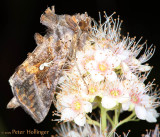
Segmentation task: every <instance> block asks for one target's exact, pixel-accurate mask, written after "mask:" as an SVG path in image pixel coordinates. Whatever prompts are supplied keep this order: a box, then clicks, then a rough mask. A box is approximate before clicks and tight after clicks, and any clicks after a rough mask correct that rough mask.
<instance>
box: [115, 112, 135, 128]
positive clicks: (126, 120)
mask: <svg viewBox="0 0 160 137" xmlns="http://www.w3.org/2000/svg"><path fill="white" fill-rule="evenodd" d="M133 117H135V111H133V112H132V113H131V115H129V116H128V117H127V118H125V119H123V120H122V121H121V122H120V123H119V124H118V125H117V127H119V126H120V125H122V124H124V123H126V122H129V121H131V120H132V118H133Z"/></svg>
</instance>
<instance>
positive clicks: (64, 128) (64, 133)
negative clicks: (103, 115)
mask: <svg viewBox="0 0 160 137" xmlns="http://www.w3.org/2000/svg"><path fill="white" fill-rule="evenodd" d="M55 131H56V132H57V133H58V137H104V136H106V133H102V131H101V130H100V128H99V127H97V126H95V125H93V126H91V125H89V124H86V125H85V126H84V127H82V126H77V125H76V124H73V123H72V124H71V123H69V122H67V123H63V124H61V125H60V127H59V128H55ZM129 133H130V131H129V132H128V133H127V134H125V133H123V136H122V137H128V135H129ZM112 137H121V136H120V135H118V134H117V133H116V132H114V133H113V135H112ZM144 137H150V136H144ZM156 137H158V136H156Z"/></svg>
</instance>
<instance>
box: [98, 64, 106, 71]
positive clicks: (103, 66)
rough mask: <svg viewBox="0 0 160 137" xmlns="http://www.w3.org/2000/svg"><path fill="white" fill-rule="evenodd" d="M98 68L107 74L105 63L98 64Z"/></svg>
mask: <svg viewBox="0 0 160 137" xmlns="http://www.w3.org/2000/svg"><path fill="white" fill-rule="evenodd" d="M98 68H99V70H100V71H101V72H105V71H106V70H107V65H106V64H104V63H100V64H98Z"/></svg>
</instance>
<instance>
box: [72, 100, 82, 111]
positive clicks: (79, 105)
mask: <svg viewBox="0 0 160 137" xmlns="http://www.w3.org/2000/svg"><path fill="white" fill-rule="evenodd" d="M74 106H75V110H80V108H81V104H80V103H79V102H75V103H74Z"/></svg>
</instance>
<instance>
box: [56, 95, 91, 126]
mask: <svg viewBox="0 0 160 137" xmlns="http://www.w3.org/2000/svg"><path fill="white" fill-rule="evenodd" d="M57 99H58V102H59V104H58V105H60V106H61V108H62V110H60V112H61V120H63V121H71V120H74V122H75V123H76V124H77V125H79V126H84V124H85V123H86V117H85V114H86V113H88V112H92V104H91V103H90V102H87V101H85V100H84V99H82V98H81V97H80V96H78V95H73V94H68V95H65V94H64V95H63V94H59V95H58V97H57Z"/></svg>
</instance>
